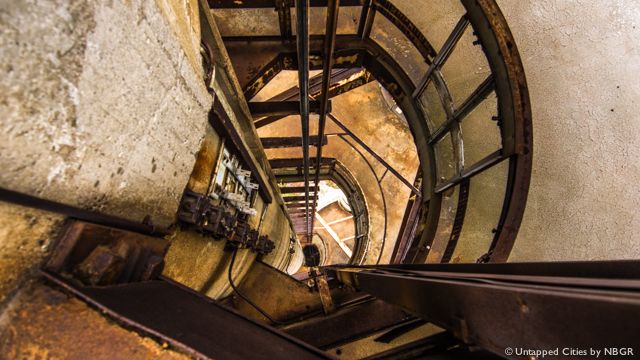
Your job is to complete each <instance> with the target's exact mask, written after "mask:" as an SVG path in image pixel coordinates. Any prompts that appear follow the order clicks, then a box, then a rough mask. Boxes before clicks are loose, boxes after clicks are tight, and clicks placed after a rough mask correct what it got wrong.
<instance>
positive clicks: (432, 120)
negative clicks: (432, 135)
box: [419, 81, 447, 132]
mask: <svg viewBox="0 0 640 360" xmlns="http://www.w3.org/2000/svg"><path fill="white" fill-rule="evenodd" d="M419 104H420V106H421V107H422V110H423V112H424V115H425V117H426V118H427V125H428V126H429V129H430V130H431V132H434V131H435V130H436V129H438V128H439V127H440V126H441V125H442V124H443V123H444V122H445V121H446V120H447V114H446V113H445V111H444V107H442V101H441V100H440V95H439V94H438V91H437V90H436V87H435V85H433V81H431V82H429V85H427V88H426V89H425V90H424V92H423V93H422V95H421V96H420V98H419Z"/></svg>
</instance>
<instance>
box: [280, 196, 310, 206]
mask: <svg viewBox="0 0 640 360" xmlns="http://www.w3.org/2000/svg"><path fill="white" fill-rule="evenodd" d="M315 198H316V199H317V198H318V197H317V196H315ZM304 199H305V196H303V195H301V196H285V197H283V200H284V202H285V203H288V204H290V203H296V202H300V201H304Z"/></svg>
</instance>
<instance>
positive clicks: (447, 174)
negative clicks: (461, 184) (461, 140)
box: [434, 133, 456, 184]
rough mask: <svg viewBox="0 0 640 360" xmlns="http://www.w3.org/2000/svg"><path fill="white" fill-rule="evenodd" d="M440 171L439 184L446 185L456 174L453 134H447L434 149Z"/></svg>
mask: <svg viewBox="0 0 640 360" xmlns="http://www.w3.org/2000/svg"><path fill="white" fill-rule="evenodd" d="M434 150H435V155H436V165H437V170H438V183H439V184H441V183H444V182H446V181H447V180H449V179H451V178H452V177H453V176H454V175H455V174H456V168H455V163H454V156H453V143H452V138H451V134H450V133H447V135H445V136H444V137H443V138H442V139H441V140H440V141H438V142H437V143H436V146H435V147H434Z"/></svg>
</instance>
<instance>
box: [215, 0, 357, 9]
mask: <svg viewBox="0 0 640 360" xmlns="http://www.w3.org/2000/svg"><path fill="white" fill-rule="evenodd" d="M328 2H329V1H328V0H311V1H310V2H309V6H310V7H326V6H327V3H328ZM363 3H364V0H340V6H362V5H363ZM209 7H211V9H273V8H274V7H275V5H274V2H273V0H243V1H238V0H209Z"/></svg>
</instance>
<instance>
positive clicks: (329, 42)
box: [309, 0, 351, 257]
mask: <svg viewBox="0 0 640 360" xmlns="http://www.w3.org/2000/svg"><path fill="white" fill-rule="evenodd" d="M339 11H340V2H339V0H329V3H328V9H327V26H326V29H325V38H324V50H323V52H322V54H323V62H322V90H321V91H320V102H321V103H320V117H319V119H318V137H319V138H323V137H324V129H325V126H326V122H327V113H328V112H329V111H330V109H329V87H330V86H331V70H332V68H333V52H334V50H335V47H336V33H337V29H338V13H339ZM321 159H322V146H318V147H317V151H316V164H320V160H321ZM319 180H320V171H316V177H315V182H316V184H317V183H318V181H319ZM317 206H318V199H317V198H316V199H314V201H313V210H312V212H313V213H315V212H316V207H317ZM314 223H315V218H314V217H312V218H311V225H309V226H310V229H309V232H312V231H313V227H314ZM345 252H346V251H345ZM349 257H351V255H350V254H349Z"/></svg>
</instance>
